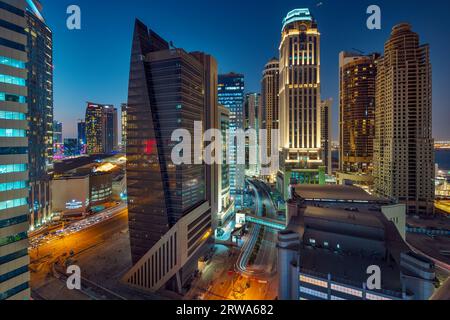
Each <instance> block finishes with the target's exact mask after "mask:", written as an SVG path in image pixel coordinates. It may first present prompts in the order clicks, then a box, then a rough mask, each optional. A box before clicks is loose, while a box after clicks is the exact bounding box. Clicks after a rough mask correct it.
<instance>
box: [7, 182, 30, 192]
mask: <svg viewBox="0 0 450 320" xmlns="http://www.w3.org/2000/svg"><path fill="white" fill-rule="evenodd" d="M27 187H28V184H27V182H26V181H16V182H6V183H0V192H5V191H11V190H20V189H25V188H27Z"/></svg>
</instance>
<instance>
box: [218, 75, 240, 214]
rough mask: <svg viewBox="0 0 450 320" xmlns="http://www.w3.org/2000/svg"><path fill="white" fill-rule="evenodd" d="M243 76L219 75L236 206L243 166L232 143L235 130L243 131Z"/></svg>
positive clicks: (219, 89)
mask: <svg viewBox="0 0 450 320" xmlns="http://www.w3.org/2000/svg"><path fill="white" fill-rule="evenodd" d="M244 90H245V84H244V75H242V74H236V73H233V72H232V73H228V74H221V75H219V88H218V97H219V104H221V105H223V106H224V107H225V108H227V109H228V110H230V129H229V130H230V140H229V141H230V150H229V151H230V157H231V158H232V159H230V188H231V196H232V197H233V198H234V199H235V200H236V204H239V205H241V204H242V191H243V189H244V184H245V164H238V163H237V154H238V152H239V150H238V148H237V147H236V144H235V143H233V140H234V139H233V136H235V134H236V130H243V129H244V121H245V115H244V98H245V96H244Z"/></svg>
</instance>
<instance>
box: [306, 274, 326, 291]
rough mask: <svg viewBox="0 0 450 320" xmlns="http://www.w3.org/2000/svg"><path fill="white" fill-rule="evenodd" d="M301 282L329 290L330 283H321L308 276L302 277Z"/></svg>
mask: <svg viewBox="0 0 450 320" xmlns="http://www.w3.org/2000/svg"><path fill="white" fill-rule="evenodd" d="M300 281H301V282H305V283H309V284H312V285H315V286H318V287H322V288H328V283H327V282H325V281H321V280H317V279H313V278H310V277H307V276H302V275H301V276H300Z"/></svg>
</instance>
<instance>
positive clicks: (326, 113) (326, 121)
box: [320, 99, 333, 175]
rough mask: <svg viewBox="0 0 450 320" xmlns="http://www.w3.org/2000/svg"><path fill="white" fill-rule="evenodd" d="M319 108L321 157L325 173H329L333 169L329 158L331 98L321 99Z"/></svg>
mask: <svg viewBox="0 0 450 320" xmlns="http://www.w3.org/2000/svg"><path fill="white" fill-rule="evenodd" d="M320 110H321V119H322V121H321V124H322V129H321V136H322V159H323V163H324V165H325V167H326V172H327V174H328V175H331V174H332V171H333V167H332V159H331V141H332V140H333V119H332V111H333V99H328V100H325V101H322V103H321V105H320Z"/></svg>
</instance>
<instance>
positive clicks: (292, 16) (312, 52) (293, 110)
mask: <svg viewBox="0 0 450 320" xmlns="http://www.w3.org/2000/svg"><path fill="white" fill-rule="evenodd" d="M320 88H321V82H320V33H319V30H318V28H317V23H316V21H315V19H314V18H313V16H312V15H311V13H310V11H309V10H308V9H296V10H293V11H291V12H289V13H288V15H287V16H286V18H285V19H284V20H283V29H282V37H281V44H280V93H279V99H280V131H281V133H280V134H281V141H280V143H281V145H280V147H281V148H282V155H281V168H280V172H279V175H278V187H279V189H280V191H282V192H283V194H285V195H286V193H287V188H288V185H289V184H290V183H291V181H292V180H295V182H297V183H314V184H317V183H324V182H325V181H324V180H325V179H324V178H325V177H324V173H325V169H324V167H323V165H324V164H323V159H322V150H321V148H322V146H321V143H322V137H321V129H322V126H321V110H320V109H321V108H320V105H321V98H320Z"/></svg>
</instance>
